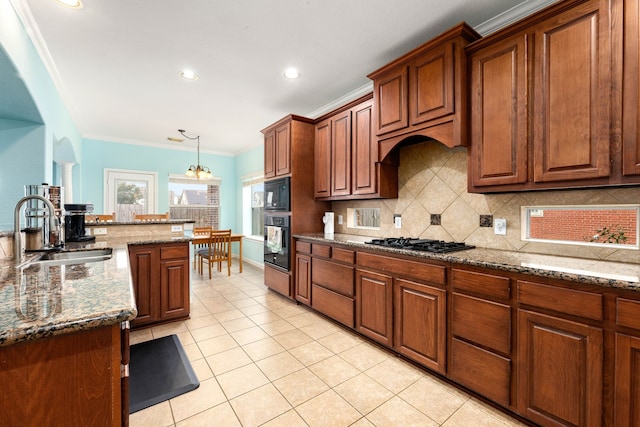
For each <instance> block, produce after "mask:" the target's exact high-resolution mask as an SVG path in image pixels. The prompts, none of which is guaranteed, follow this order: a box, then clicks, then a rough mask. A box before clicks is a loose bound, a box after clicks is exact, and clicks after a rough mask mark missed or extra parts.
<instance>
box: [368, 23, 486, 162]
mask: <svg viewBox="0 0 640 427" xmlns="http://www.w3.org/2000/svg"><path fill="white" fill-rule="evenodd" d="M478 38H480V36H479V35H478V34H477V33H476V32H475V31H474V30H473V29H472V28H471V27H469V26H468V25H467V24H465V23H461V24H459V25H457V26H456V27H454V28H452V29H451V30H449V31H447V32H446V33H444V34H442V35H440V36H438V37H436V38H435V39H433V40H431V41H429V42H427V43H426V44H424V45H422V46H420V47H418V48H417V49H415V50H413V51H411V52H409V53H407V54H406V55H404V56H402V57H401V58H398V59H397V60H395V61H393V62H392V63H390V64H388V65H386V66H384V67H383V68H380V69H379V70H377V71H374V72H373V73H371V74H369V76H368V77H369V78H370V79H372V80H373V87H374V92H373V97H374V98H373V99H374V123H375V127H374V129H375V132H376V135H378V139H379V141H381V142H380V145H381V153H380V159H381V160H382V159H384V158H385V157H386V155H387V154H388V153H389V152H390V151H391V149H392V148H393V147H394V146H395V145H396V144H397V143H399V142H400V141H402V140H403V139H405V138H407V137H409V136H413V135H422V136H423V137H430V138H435V139H437V140H438V141H440V142H442V143H443V144H445V145H447V146H449V147H456V146H460V145H466V144H467V138H466V126H467V101H466V98H467V73H466V66H465V65H466V56H465V52H464V47H465V46H466V45H467V44H469V43H470V42H472V41H474V40H477V39H478Z"/></svg>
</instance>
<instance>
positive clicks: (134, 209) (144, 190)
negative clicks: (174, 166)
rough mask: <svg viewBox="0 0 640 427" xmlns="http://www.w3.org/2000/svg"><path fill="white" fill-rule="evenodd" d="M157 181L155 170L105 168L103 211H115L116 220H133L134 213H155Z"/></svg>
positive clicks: (156, 209) (156, 208)
mask: <svg viewBox="0 0 640 427" xmlns="http://www.w3.org/2000/svg"><path fill="white" fill-rule="evenodd" d="M157 182H158V173H157V172H145V171H131V170H121V169H105V170H104V185H105V189H104V206H105V212H115V213H116V220H117V221H118V222H130V221H133V214H134V213H136V214H141V213H157V211H158V201H157V199H158V198H157V196H158V188H157Z"/></svg>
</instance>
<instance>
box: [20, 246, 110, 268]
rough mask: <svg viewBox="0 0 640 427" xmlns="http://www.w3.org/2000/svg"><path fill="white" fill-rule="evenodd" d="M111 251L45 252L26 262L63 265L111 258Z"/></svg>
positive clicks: (103, 249) (105, 249)
mask: <svg viewBox="0 0 640 427" xmlns="http://www.w3.org/2000/svg"><path fill="white" fill-rule="evenodd" d="M112 252H113V249H112V248H101V249H88V250H79V251H60V252H47V253H45V254H43V255H41V256H39V257H36V258H34V259H33V260H32V261H30V262H28V264H40V265H65V264H83V263H85V262H96V261H105V260H108V259H110V258H111V255H112Z"/></svg>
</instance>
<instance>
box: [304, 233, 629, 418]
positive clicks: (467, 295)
mask: <svg viewBox="0 0 640 427" xmlns="http://www.w3.org/2000/svg"><path fill="white" fill-rule="evenodd" d="M327 237H328V236H327ZM327 237H326V236H324V235H323V234H299V235H295V236H294V238H295V249H296V252H295V278H296V283H295V289H296V290H295V292H296V299H297V300H298V301H299V302H301V303H303V304H307V305H309V306H310V307H311V308H313V309H315V310H316V311H318V312H320V313H322V314H324V315H326V316H328V317H330V318H332V319H333V320H335V321H338V322H340V323H342V324H343V325H345V326H347V327H349V328H352V329H353V330H355V331H357V332H358V333H360V334H361V335H363V336H365V337H367V338H369V339H371V340H374V341H375V342H377V343H379V344H381V345H383V346H385V347H387V348H388V349H389V350H391V351H393V352H395V353H397V354H399V355H401V356H402V357H405V358H407V359H409V360H411V361H413V362H414V363H417V364H419V365H421V366H423V367H424V368H426V369H428V370H430V371H431V372H433V373H435V374H437V375H441V376H442V377H443V378H446V379H447V380H448V381H451V382H452V383H455V384H457V385H458V386H460V387H463V388H465V389H466V390H468V391H471V392H474V393H476V394H477V395H479V396H481V397H482V398H484V399H485V401H487V402H489V403H491V404H493V405H495V406H497V407H500V408H503V410H507V411H510V412H511V413H513V414H517V415H519V416H521V417H523V418H525V419H526V420H529V421H531V422H533V423H535V424H537V425H542V426H560V425H566V426H609V425H620V426H627V425H634V422H635V421H634V420H636V419H637V416H638V414H637V412H635V411H637V408H636V405H635V404H634V403H633V402H634V401H637V396H639V395H640V378H639V377H638V375H636V374H634V373H637V372H640V315H639V313H640V293H639V292H638V291H640V266H639V265H637V264H631V263H629V264H627V263H621V262H608V261H598V260H586V259H579V258H569V257H561V256H550V255H542V254H528V253H517V252H508V251H501V250H493V249H481V248H474V249H468V250H464V251H460V252H455V253H448V254H433V253H425V252H419V251H415V250H407V249H396V248H390V247H380V246H374V245H370V244H366V243H365V242H366V241H369V240H371V238H368V237H362V236H352V235H340V234H336V235H333V236H330V237H329V238H327Z"/></svg>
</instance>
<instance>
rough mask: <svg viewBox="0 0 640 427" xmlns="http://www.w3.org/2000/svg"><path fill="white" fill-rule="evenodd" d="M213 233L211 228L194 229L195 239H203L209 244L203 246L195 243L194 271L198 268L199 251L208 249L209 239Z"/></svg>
mask: <svg viewBox="0 0 640 427" xmlns="http://www.w3.org/2000/svg"><path fill="white" fill-rule="evenodd" d="M211 231H213V230H212V228H211V227H193V239H194V240H196V239H198V240H201V239H202V238H203V237H204V238H206V239H207V243H206V244H202V243H197V244H196V243H194V245H193V269H194V270H195V269H196V267H197V265H198V264H197V262H196V261H197V259H198V251H199V250H200V249H204V248H206V247H208V245H209V243H208V242H209V238H210V237H211Z"/></svg>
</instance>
